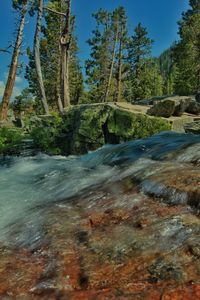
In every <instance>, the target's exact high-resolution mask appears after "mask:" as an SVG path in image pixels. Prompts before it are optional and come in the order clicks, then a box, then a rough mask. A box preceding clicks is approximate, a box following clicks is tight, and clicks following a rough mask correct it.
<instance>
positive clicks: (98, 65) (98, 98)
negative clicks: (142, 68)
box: [85, 9, 111, 102]
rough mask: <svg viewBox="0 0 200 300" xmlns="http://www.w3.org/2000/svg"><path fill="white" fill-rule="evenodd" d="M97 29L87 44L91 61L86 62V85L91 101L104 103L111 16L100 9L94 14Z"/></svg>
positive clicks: (108, 61)
mask: <svg viewBox="0 0 200 300" xmlns="http://www.w3.org/2000/svg"><path fill="white" fill-rule="evenodd" d="M93 17H94V19H95V21H96V28H95V30H93V31H92V34H93V37H92V38H90V39H89V40H88V41H87V43H88V44H89V46H90V48H91V53H90V59H88V60H87V61H86V64H85V66H86V75H87V80H86V83H87V85H88V88H89V94H88V97H89V99H90V100H89V101H90V102H102V101H104V99H105V91H106V86H107V84H108V83H107V78H108V77H109V66H110V55H109V46H110V39H111V31H110V24H111V14H110V13H109V12H107V11H105V10H102V9H100V10H99V11H98V12H96V13H95V14H93Z"/></svg>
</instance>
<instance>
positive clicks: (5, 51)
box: [0, 49, 10, 53]
mask: <svg viewBox="0 0 200 300" xmlns="http://www.w3.org/2000/svg"><path fill="white" fill-rule="evenodd" d="M0 52H4V53H10V51H8V50H6V49H0Z"/></svg>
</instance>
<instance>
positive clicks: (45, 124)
mask: <svg viewBox="0 0 200 300" xmlns="http://www.w3.org/2000/svg"><path fill="white" fill-rule="evenodd" d="M30 127H31V129H30V137H31V138H32V139H33V142H34V144H35V147H36V148H38V149H40V150H41V151H44V152H47V153H51V154H59V153H60V150H59V148H58V145H57V143H56V139H57V137H58V136H59V134H60V132H61V130H62V118H61V117H60V116H59V115H58V114H57V113H52V114H51V116H44V117H41V118H38V117H35V118H33V119H32V124H30Z"/></svg>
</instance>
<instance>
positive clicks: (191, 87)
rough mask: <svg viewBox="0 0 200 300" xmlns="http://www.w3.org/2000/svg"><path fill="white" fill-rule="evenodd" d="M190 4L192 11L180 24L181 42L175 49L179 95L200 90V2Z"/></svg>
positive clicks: (176, 81)
mask: <svg viewBox="0 0 200 300" xmlns="http://www.w3.org/2000/svg"><path fill="white" fill-rule="evenodd" d="M189 4H190V9H189V10H188V11H187V12H185V13H184V14H183V17H182V20H181V21H180V22H179V35H180V41H179V42H178V43H177V45H176V47H175V48H174V59H175V63H176V66H177V75H176V79H175V90H176V92H177V93H178V94H192V93H195V92H197V91H198V90H200V26H199V24H200V1H199V0H190V1H189Z"/></svg>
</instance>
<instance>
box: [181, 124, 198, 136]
mask: <svg viewBox="0 0 200 300" xmlns="http://www.w3.org/2000/svg"><path fill="white" fill-rule="evenodd" d="M184 127H185V132H187V133H189V132H191V133H194V134H200V121H195V122H190V123H187V124H185V126H184Z"/></svg>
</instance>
